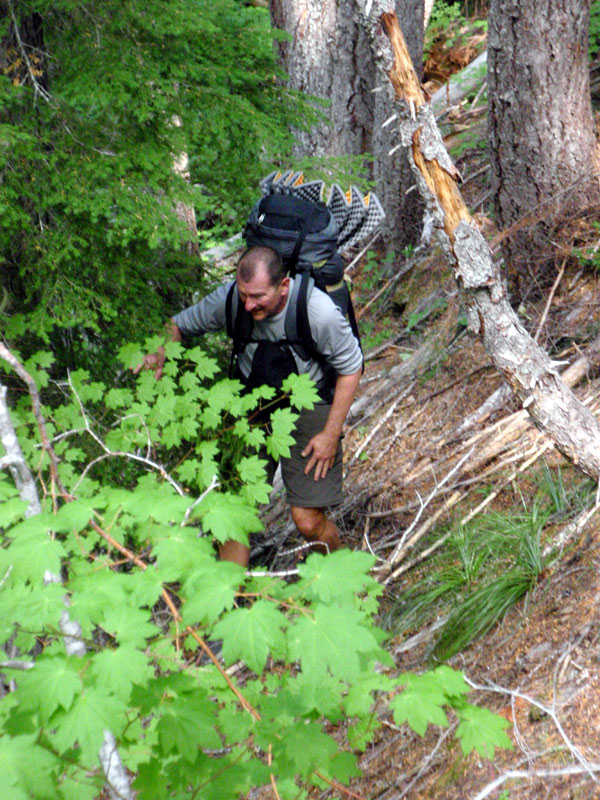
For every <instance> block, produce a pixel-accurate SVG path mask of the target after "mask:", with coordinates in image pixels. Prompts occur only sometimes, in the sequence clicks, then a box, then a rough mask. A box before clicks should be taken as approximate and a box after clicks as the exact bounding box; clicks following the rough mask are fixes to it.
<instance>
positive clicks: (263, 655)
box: [213, 600, 286, 673]
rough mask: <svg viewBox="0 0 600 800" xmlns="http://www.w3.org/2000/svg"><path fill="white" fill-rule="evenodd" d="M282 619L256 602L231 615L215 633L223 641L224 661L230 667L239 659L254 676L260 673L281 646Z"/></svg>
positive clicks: (267, 605) (270, 606) (271, 608)
mask: <svg viewBox="0 0 600 800" xmlns="http://www.w3.org/2000/svg"><path fill="white" fill-rule="evenodd" d="M285 625H286V619H285V617H284V615H283V614H282V613H281V612H280V611H279V610H278V609H277V608H276V607H275V606H274V605H273V604H272V603H269V602H268V601H266V600H257V601H256V603H254V605H253V606H252V608H238V609H235V610H234V611H230V612H229V614H227V615H226V616H225V617H224V618H223V619H222V620H221V621H220V622H218V623H217V624H216V625H215V627H214V629H213V635H214V636H216V637H218V638H221V639H223V657H224V659H225V662H226V663H228V664H230V663H233V662H234V661H236V660H237V659H238V658H241V659H242V660H243V661H244V662H245V663H246V664H247V665H248V666H249V667H250V669H252V670H254V672H257V673H261V672H262V670H263V669H264V666H265V663H266V660H267V656H268V655H269V652H270V651H271V650H272V649H273V648H277V649H279V648H281V647H283V643H284V636H283V628H284V626H285Z"/></svg>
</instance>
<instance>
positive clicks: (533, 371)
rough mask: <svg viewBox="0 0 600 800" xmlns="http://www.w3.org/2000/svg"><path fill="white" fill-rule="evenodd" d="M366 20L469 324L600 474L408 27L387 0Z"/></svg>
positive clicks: (587, 467) (594, 430) (590, 426)
mask: <svg viewBox="0 0 600 800" xmlns="http://www.w3.org/2000/svg"><path fill="white" fill-rule="evenodd" d="M363 9H365V11H366V10H367V9H368V10H369V11H370V13H369V14H368V16H365V17H364V24H365V27H366V28H367V30H368V31H369V32H370V34H371V36H372V38H373V42H374V52H376V53H378V61H379V65H380V68H381V69H382V70H383V72H384V73H385V74H386V76H387V77H388V78H389V80H390V82H391V84H392V86H393V87H394V91H395V94H396V97H397V99H398V101H399V102H398V104H397V107H398V113H399V116H400V118H401V122H400V135H401V138H402V141H403V143H404V144H405V145H406V149H407V152H408V154H409V161H410V163H411V165H412V168H413V172H414V174H415V177H416V179H417V184H418V186H419V190H420V192H421V193H422V196H423V198H424V200H425V202H426V205H427V208H428V211H429V212H430V214H431V215H432V217H433V219H434V220H435V225H436V229H437V233H438V235H439V238H440V241H441V244H442V246H443V248H444V250H445V252H446V255H447V257H448V259H449V261H450V263H451V264H452V266H453V268H454V270H455V277H456V279H457V282H458V285H459V288H460V289H461V293H462V296H463V300H464V303H465V306H466V310H467V315H468V319H469V325H470V327H471V329H472V330H474V331H475V332H476V333H478V335H479V336H480V337H481V339H482V342H483V344H484V347H485V349H486V351H487V353H488V354H489V356H490V358H491V359H492V361H493V363H494V365H495V366H496V367H497V369H498V370H499V371H500V372H501V373H502V375H503V376H504V377H505V379H506V380H507V381H508V383H509V385H510V386H511V388H512V390H513V392H514V393H515V394H516V395H517V397H518V398H519V400H520V401H521V402H522V404H523V407H524V408H527V410H528V412H529V414H530V415H531V417H532V419H533V421H534V422H535V424H536V425H537V427H538V428H540V429H541V430H543V431H544V432H545V433H546V434H547V435H548V436H549V437H550V438H551V439H552V440H553V441H554V442H555V443H556V445H557V447H558V449H559V450H560V451H561V452H562V453H563V454H564V455H565V456H566V457H567V458H568V459H569V460H571V461H572V462H573V463H574V464H575V465H577V466H578V467H579V468H580V469H582V470H583V471H584V472H585V473H586V474H588V475H590V476H592V477H593V478H595V479H598V478H599V477H600V425H599V424H598V421H597V420H596V418H595V417H594V416H593V414H591V413H590V411H589V410H588V409H587V408H585V406H583V405H582V404H581V403H580V402H579V401H578V400H577V398H576V397H575V395H574V394H573V393H572V392H571V391H570V390H569V389H568V388H567V386H565V384H564V383H563V382H562V380H561V379H560V376H559V375H558V372H557V365H556V364H555V363H554V362H552V360H551V359H550V357H549V356H548V355H547V353H545V352H544V351H543V350H542V349H541V348H540V347H539V346H538V345H537V344H536V342H535V341H534V340H533V339H532V337H531V336H530V335H529V334H528V332H527V331H526V330H525V329H524V328H523V326H522V325H521V323H520V322H519V319H518V318H517V316H516V314H515V313H514V312H513V310H512V308H511V306H510V304H509V303H508V300H507V297H506V294H505V291H504V285H503V281H502V279H501V276H500V274H499V271H498V269H497V268H496V266H495V265H494V262H493V260H492V257H491V253H490V250H489V248H488V246H487V244H486V242H485V240H484V238H483V236H482V235H481V233H480V231H479V230H478V229H477V227H476V226H475V225H474V224H473V222H472V221H471V218H470V214H469V212H468V210H467V208H466V206H465V204H464V202H463V200H462V197H461V195H460V192H459V190H458V188H457V185H456V177H457V174H456V170H455V168H454V166H453V164H452V162H451V161H450V158H449V156H448V154H447V152H446V150H445V148H444V145H443V142H442V139H441V136H440V132H439V129H438V128H437V125H436V123H435V118H434V116H433V113H432V111H431V108H430V106H429V105H428V104H426V103H425V100H424V97H423V94H422V92H421V89H420V86H419V81H418V78H417V76H416V74H415V72H414V70H413V69H412V64H411V62H410V57H409V55H408V51H407V48H406V44H405V42H404V38H403V36H402V31H401V30H400V26H399V24H398V20H397V18H396V15H395V13H394V9H393V6H392V4H391V3H390V2H389V1H387V0H375V2H373V3H371V2H370V0H366V2H363Z"/></svg>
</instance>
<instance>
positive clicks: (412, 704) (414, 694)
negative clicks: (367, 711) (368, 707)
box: [390, 672, 448, 736]
mask: <svg viewBox="0 0 600 800" xmlns="http://www.w3.org/2000/svg"><path fill="white" fill-rule="evenodd" d="M398 682H399V683H404V684H406V688H405V689H404V690H403V692H402V693H401V694H399V695H397V696H396V697H394V698H393V699H392V700H391V702H390V707H391V709H392V711H393V712H394V721H395V722H396V724H397V725H401V724H402V723H403V722H408V724H409V725H410V727H411V728H412V729H413V731H414V732H415V733H418V734H419V735H420V736H423V735H424V733H425V731H426V730H427V725H428V724H429V723H431V724H433V725H441V726H445V725H447V724H448V718H447V717H446V713H445V711H444V709H443V706H444V705H445V704H446V703H447V697H446V695H445V693H444V691H443V689H442V688H441V687H440V685H439V684H438V682H437V681H436V679H435V677H433V676H432V675H431V674H430V673H427V672H426V673H425V674H424V675H410V674H408V673H406V674H404V675H400V677H399V678H398Z"/></svg>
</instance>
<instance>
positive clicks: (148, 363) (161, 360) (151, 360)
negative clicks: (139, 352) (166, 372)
mask: <svg viewBox="0 0 600 800" xmlns="http://www.w3.org/2000/svg"><path fill="white" fill-rule="evenodd" d="M164 366H165V348H164V347H163V346H162V345H160V346H159V347H158V349H157V351H156V353H147V354H146V355H145V356H144V360H143V361H142V363H141V364H138V365H137V367H132V372H133V374H134V375H137V374H138V373H140V372H141V371H142V370H143V369H153V370H154V377H155V378H156V380H159V378H161V377H162V373H163V367H164Z"/></svg>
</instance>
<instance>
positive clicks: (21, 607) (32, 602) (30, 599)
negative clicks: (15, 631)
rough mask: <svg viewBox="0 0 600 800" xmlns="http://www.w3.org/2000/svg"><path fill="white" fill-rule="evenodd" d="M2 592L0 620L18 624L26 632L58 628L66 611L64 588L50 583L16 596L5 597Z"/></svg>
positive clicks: (0, 595) (12, 594)
mask: <svg viewBox="0 0 600 800" xmlns="http://www.w3.org/2000/svg"><path fill="white" fill-rule="evenodd" d="M5 594H6V593H3V592H0V619H2V620H3V621H4V622H5V624H8V625H14V624H15V623H18V624H19V625H21V626H22V627H23V628H24V629H25V630H28V631H36V632H41V631H43V630H44V628H46V627H52V628H56V627H58V622H59V620H60V617H61V614H62V613H63V611H64V610H65V603H64V594H65V589H64V586H60V585H59V584H56V583H50V584H48V586H36V587H32V588H30V589H29V591H27V590H25V591H22V592H20V593H19V594H18V596H15V594H16V593H14V592H13V593H11V595H10V597H5V596H4V595H5Z"/></svg>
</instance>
